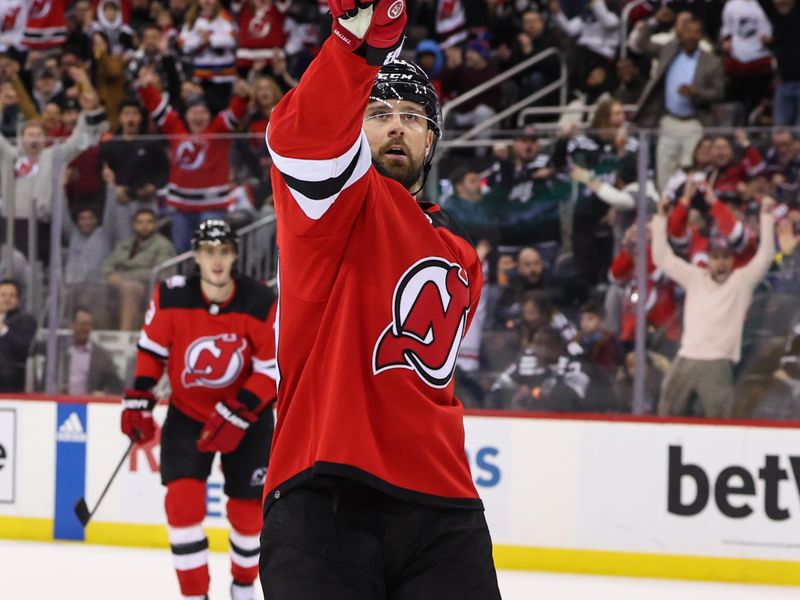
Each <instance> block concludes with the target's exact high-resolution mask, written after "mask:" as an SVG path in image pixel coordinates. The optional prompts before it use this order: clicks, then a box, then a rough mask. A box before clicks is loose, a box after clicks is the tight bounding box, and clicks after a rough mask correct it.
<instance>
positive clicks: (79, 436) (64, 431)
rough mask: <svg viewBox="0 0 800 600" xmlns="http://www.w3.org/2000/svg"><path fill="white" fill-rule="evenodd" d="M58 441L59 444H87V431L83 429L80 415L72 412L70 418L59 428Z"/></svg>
mask: <svg viewBox="0 0 800 600" xmlns="http://www.w3.org/2000/svg"><path fill="white" fill-rule="evenodd" d="M56 439H57V440H58V441H59V442H85V441H86V431H85V430H84V429H83V423H81V418H80V417H79V416H78V413H76V412H71V413H70V414H69V416H68V417H67V418H66V419H64V422H63V423H61V425H59V426H58V434H57V435H56Z"/></svg>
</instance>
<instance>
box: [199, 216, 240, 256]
mask: <svg viewBox="0 0 800 600" xmlns="http://www.w3.org/2000/svg"><path fill="white" fill-rule="evenodd" d="M225 242H230V243H231V244H233V247H234V248H236V251H237V252H238V251H239V236H238V235H236V232H235V231H234V230H233V229H232V228H231V226H230V225H228V224H227V223H226V222H225V221H223V220H222V219H206V220H205V221H203V222H202V223H200V225H198V226H197V229H195V230H194V234H192V249H193V250H197V249H198V248H199V247H200V244H224V243H225Z"/></svg>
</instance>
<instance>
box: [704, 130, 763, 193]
mask: <svg viewBox="0 0 800 600" xmlns="http://www.w3.org/2000/svg"><path fill="white" fill-rule="evenodd" d="M734 136H735V137H736V142H737V144H738V145H739V147H740V148H741V149H742V150H743V153H742V157H741V159H740V160H736V158H735V157H734V153H733V146H731V142H730V140H729V139H728V138H727V137H725V136H724V135H718V136H716V137H715V138H714V140H713V142H712V143H711V164H710V165H709V166H708V167H707V168H706V180H707V181H708V182H709V184H710V185H711V187H712V189H713V190H714V192H715V193H716V194H717V195H718V196H722V197H724V198H729V199H733V198H736V197H737V196H739V195H740V194H741V191H742V189H743V187H744V184H745V182H746V181H747V180H748V179H750V178H751V177H754V176H755V175H757V174H758V173H759V172H761V170H763V169H764V159H763V158H762V157H761V153H760V152H759V151H758V149H757V148H755V147H754V146H751V145H750V140H749V139H748V138H747V133H745V132H744V131H743V130H741V129H738V130H737V131H736V132H735V133H734Z"/></svg>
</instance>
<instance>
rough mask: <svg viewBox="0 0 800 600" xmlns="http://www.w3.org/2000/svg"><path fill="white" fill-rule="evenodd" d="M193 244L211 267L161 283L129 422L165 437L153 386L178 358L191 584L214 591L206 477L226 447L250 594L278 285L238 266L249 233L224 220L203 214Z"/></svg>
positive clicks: (139, 432) (177, 534)
mask: <svg viewBox="0 0 800 600" xmlns="http://www.w3.org/2000/svg"><path fill="white" fill-rule="evenodd" d="M192 246H193V248H194V251H195V260H196V261H197V266H198V271H199V275H195V276H192V277H189V278H183V277H173V278H172V279H170V280H169V281H167V282H165V283H162V284H161V285H160V286H159V287H158V288H157V289H156V291H155V292H154V294H153V299H152V301H151V303H150V308H149V310H148V313H147V315H146V317H145V325H144V328H143V329H142V333H141V336H140V338H139V346H138V348H139V354H138V357H137V361H136V380H135V382H134V389H131V390H127V391H126V392H125V398H124V399H123V408H124V410H123V413H122V431H123V433H125V434H126V435H128V436H129V437H130V438H131V439H135V440H138V441H140V442H146V441H148V440H150V439H152V438H153V436H154V434H155V423H154V421H153V416H152V410H153V407H154V406H155V404H156V398H155V397H154V395H153V393H152V388H153V386H154V385H155V384H156V382H157V381H158V380H159V378H160V377H161V375H162V373H163V372H164V369H165V368H166V370H167V374H168V376H169V381H170V384H171V387H172V393H171V396H170V403H169V409H168V411H167V418H166V421H165V422H164V426H163V429H162V432H161V481H162V483H163V484H164V485H166V486H167V496H166V502H165V503H166V513H167V523H168V530H169V541H170V546H171V548H172V553H173V559H174V563H175V569H176V571H177V573H178V582H179V583H180V588H181V592H182V593H183V595H184V596H185V597H187V598H198V599H200V598H205V597H206V593H207V592H208V585H209V574H208V540H207V538H206V535H205V533H204V531H203V529H202V522H203V518H204V517H205V513H206V479H207V478H208V476H209V473H210V472H211V465H212V461H213V459H214V454H215V453H216V452H220V453H222V470H223V473H224V475H225V493H226V494H227V496H228V498H229V499H228V503H227V513H228V520H229V521H230V524H231V534H230V542H231V573H232V574H233V586H232V594H231V595H232V597H233V599H234V600H250V599H252V598H253V593H254V588H253V582H254V581H255V579H256V577H257V575H258V546H259V542H258V533H259V531H260V529H261V491H262V487H263V480H264V473H265V471H266V466H267V459H268V453H269V444H270V441H271V438H272V429H273V418H272V410H271V409H270V407H269V404H270V403H271V402H272V401H273V400H274V398H275V381H274V378H275V331H274V318H275V303H274V295H273V293H272V292H271V291H270V290H269V289H268V288H267V287H265V286H263V285H261V284H260V283H258V282H256V281H254V280H252V279H249V278H247V277H239V276H235V275H234V274H233V268H234V263H235V262H236V257H237V252H238V240H237V237H236V234H235V233H233V231H232V230H231V229H230V227H229V226H228V224H227V223H225V222H224V221H221V220H216V219H210V220H207V221H204V222H203V223H201V224H200V226H199V227H198V228H197V231H196V232H195V234H194V236H193V238H192Z"/></svg>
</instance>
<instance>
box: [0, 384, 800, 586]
mask: <svg viewBox="0 0 800 600" xmlns="http://www.w3.org/2000/svg"><path fill="white" fill-rule="evenodd" d="M119 411H120V408H119V403H118V400H116V399H99V398H91V399H81V400H79V401H75V399H69V401H68V400H67V399H63V401H61V402H58V401H56V400H54V399H53V398H46V397H31V398H26V399H24V400H22V399H12V398H9V397H5V399H0V537H4V538H22V539H39V540H51V539H66V540H85V541H87V542H93V543H105V544H120V545H137V546H145V545H151V546H163V547H165V546H167V537H166V531H165V529H164V527H163V522H164V517H163V493H164V492H163V488H162V487H161V485H160V482H159V477H158V459H159V454H158V438H156V440H154V442H153V443H151V444H149V445H146V446H144V447H137V448H136V450H135V451H134V452H133V453H132V454H131V456H130V458H129V460H128V461H127V462H126V464H125V465H124V466H123V469H122V471H121V473H120V475H119V477H118V478H117V480H116V481H115V482H114V485H113V486H112V488H111V490H110V491H109V493H108V495H107V496H106V498H105V500H104V501H103V504H102V505H101V506H100V509H99V510H98V512H97V514H96V515H95V517H94V519H93V521H92V522H91V523H90V525H89V527H88V528H87V529H86V531H85V532H84V530H83V529H82V528H81V527H80V524H79V523H78V522H77V519H76V518H75V516H74V514H73V506H74V504H75V501H76V500H77V499H78V498H79V497H81V496H85V497H86V500H87V502H88V504H89V507H90V508H93V507H94V505H95V502H96V500H97V497H98V495H99V493H100V491H101V490H102V488H103V486H104V485H105V482H106V481H107V479H108V477H109V475H110V474H111V472H112V471H113V469H114V466H115V465H116V463H117V461H118V460H119V458H120V457H121V456H122V454H123V452H124V451H125V448H126V446H127V440H126V438H124V437H123V436H122V434H120V433H119V425H118V423H119ZM165 412H166V410H165V408H164V407H158V408H157V409H156V413H155V414H156V420H157V421H159V422H161V421H162V420H163V418H164V416H165ZM465 423H466V432H467V443H466V450H467V455H468V457H469V460H470V464H471V466H472V471H473V478H474V480H475V484H476V487H477V489H478V491H479V493H480V494H481V497H482V498H483V500H484V503H485V505H486V517H487V520H488V522H489V527H490V529H491V531H492V535H493V539H494V542H495V546H496V548H495V558H496V562H497V565H498V566H499V567H501V568H518V569H540V570H551V571H571V572H583V573H604V574H619V575H642V576H656V577H675V578H685V579H709V580H721V581H739V582H760V583H782V584H790V585H800V535H798V532H800V423H759V424H755V423H743V422H725V423H714V424H711V423H709V422H702V421H701V422H698V421H692V422H689V421H681V420H671V421H654V420H647V419H635V418H627V419H614V420H608V419H604V418H589V419H586V418H581V419H578V418H572V417H569V418H564V417H563V416H557V415H537V416H535V417H532V416H531V415H523V414H510V413H491V414H490V413H483V414H477V413H475V414H470V415H468V416H467V417H466V421H465ZM207 508H208V515H209V516H208V519H207V522H206V525H207V527H208V530H209V539H210V542H211V547H212V549H217V550H224V549H226V547H227V530H226V521H225V497H224V494H223V492H222V477H221V473H220V471H219V465H218V464H216V465H215V467H214V469H213V471H212V476H211V478H210V480H209V484H208V493H207Z"/></svg>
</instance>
